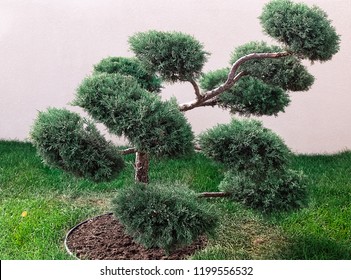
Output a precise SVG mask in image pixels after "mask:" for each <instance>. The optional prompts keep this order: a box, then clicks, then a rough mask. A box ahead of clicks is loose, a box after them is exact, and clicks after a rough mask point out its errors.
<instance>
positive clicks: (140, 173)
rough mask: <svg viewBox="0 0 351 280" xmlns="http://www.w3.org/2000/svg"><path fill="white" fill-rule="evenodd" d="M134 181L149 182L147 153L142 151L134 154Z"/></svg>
mask: <svg viewBox="0 0 351 280" xmlns="http://www.w3.org/2000/svg"><path fill="white" fill-rule="evenodd" d="M135 181H136V182H139V183H144V184H147V183H149V155H148V154H147V153H143V152H136V154H135Z"/></svg>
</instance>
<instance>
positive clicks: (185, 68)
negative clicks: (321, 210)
mask: <svg viewBox="0 0 351 280" xmlns="http://www.w3.org/2000/svg"><path fill="white" fill-rule="evenodd" d="M259 19H260V22H261V25H262V27H263V31H264V33H266V34H267V35H269V36H271V37H272V38H273V39H275V40H276V41H277V43H278V44H277V45H269V44H267V43H265V42H249V43H247V44H244V45H242V46H238V47H237V48H235V49H234V51H233V53H232V55H231V59H230V61H229V65H228V66H225V67H223V68H222V69H218V70H215V71H210V72H208V73H203V67H204V65H205V63H206V61H207V58H208V56H209V53H208V52H207V51H205V49H204V46H203V44H201V43H200V42H199V41H198V40H196V39H195V38H194V37H193V36H191V35H187V34H184V33H181V32H163V31H155V30H151V31H147V32H139V33H136V34H134V35H133V36H131V37H130V38H129V45H130V49H131V50H132V51H133V53H134V55H135V56H134V57H132V58H125V57H108V58H105V59H103V60H102V61H101V62H100V63H98V64H97V65H95V67H94V71H93V72H92V74H91V75H90V76H88V77H86V78H85V79H84V80H83V81H82V83H81V84H80V86H79V87H78V89H77V92H76V96H75V99H74V101H73V104H74V105H76V106H80V107H81V108H83V109H84V111H86V112H87V113H88V114H89V116H90V117H91V118H92V119H93V120H94V121H96V122H99V123H103V124H104V125H105V126H106V127H107V129H108V130H109V132H110V133H112V134H115V135H117V136H124V137H125V138H126V139H127V140H128V141H129V143H130V148H128V149H125V150H120V151H119V154H120V155H124V154H130V153H135V155H136V157H135V180H136V182H138V183H148V182H149V176H148V173H149V160H150V158H157V157H164V156H167V157H174V156H179V155H185V154H189V153H192V152H193V151H194V147H195V143H194V138H195V137H194V135H193V132H192V131H191V126H190V124H189V123H188V121H187V119H186V118H185V116H184V114H183V113H184V112H186V111H189V110H192V109H195V108H200V107H205V106H212V107H213V106H219V107H222V108H224V109H228V110H229V111H230V112H231V113H232V114H239V115H243V116H247V117H249V116H262V115H269V116H271V115H277V114H278V113H279V112H284V109H285V108H286V106H288V105H289V103H290V98H289V94H288V93H289V92H293V91H307V90H308V89H310V87H311V86H312V84H313V82H314V77H313V76H312V75H311V74H310V73H309V72H308V70H307V68H306V67H305V66H304V65H303V63H302V62H303V60H309V61H311V62H315V61H320V62H325V61H327V60H330V59H331V58H332V57H333V55H334V54H336V53H337V52H338V50H339V43H340V37H339V35H338V34H337V33H336V31H335V28H334V27H333V26H332V25H331V21H330V20H329V19H328V16H327V14H326V13H325V12H323V11H322V10H321V9H319V8H317V7H309V6H307V5H306V4H303V3H294V2H292V1H290V0H272V1H270V2H268V3H267V4H266V5H265V6H264V8H263V11H262V14H261V16H260V17H259ZM176 82H181V83H184V82H187V83H190V84H191V85H192V87H193V94H194V99H193V100H191V101H189V102H186V103H183V104H178V103H177V101H176V99H174V98H173V99H171V100H168V101H164V100H162V99H161V97H160V95H159V93H160V92H161V89H162V84H163V83H176ZM57 113H58V111H56V112H55V113H54V112H53V111H52V110H49V111H47V112H42V113H40V115H39V118H38V119H37V120H36V121H35V123H34V125H33V128H32V132H31V138H32V139H33V143H34V144H35V145H36V146H37V148H38V152H39V154H41V155H42V157H43V158H44V159H47V158H49V157H50V156H49V157H48V154H50V153H52V152H53V151H54V153H56V154H59V155H60V156H57V157H52V160H46V163H48V164H50V165H53V166H55V167H60V168H63V169H65V170H69V171H71V172H72V173H74V174H78V175H81V176H85V177H90V178H95V179H101V180H106V179H111V176H112V175H113V174H116V172H114V171H112V170H111V171H109V172H107V171H106V172H104V173H105V175H107V176H105V177H104V176H97V175H96V174H98V173H99V172H100V171H99V170H100V169H99V167H98V166H96V168H95V170H94V168H92V169H89V172H87V173H86V172H80V171H79V172H74V171H73V170H71V169H73V167H78V166H79V164H77V162H80V163H81V165H85V164H86V157H88V158H90V157H89V156H88V153H90V152H91V148H92V147H95V146H99V145H100V144H101V145H107V146H109V145H110V143H108V142H107V141H104V140H101V142H100V144H99V145H97V144H94V145H92V146H89V145H86V144H85V143H84V142H82V141H81V139H84V138H85V137H90V138H92V139H94V141H99V139H100V136H96V135H97V133H96V131H95V129H90V128H89V129H85V126H84V125H83V127H82V128H81V129H78V130H76V129H75V131H76V133H77V134H76V135H75V136H74V137H75V139H76V140H75V141H73V142H72V143H74V145H77V146H79V148H78V150H79V151H81V152H80V153H79V156H76V157H75V153H74V152H73V150H72V151H71V152H72V153H71V155H72V156H71V157H65V158H63V156H61V149H63V150H65V149H67V147H68V145H69V144H67V145H66V144H62V143H61V140H60V141H57V143H56V142H55V141H53V142H52V143H49V142H47V143H48V145H46V142H45V141H46V140H45V139H46V135H47V134H50V133H52V134H55V133H56V131H58V130H59V126H57V125H56V124H55V123H53V126H54V127H57V130H55V129H52V130H51V129H48V130H45V129H44V130H42V131H41V132H39V131H40V129H39V128H40V127H41V126H42V122H43V118H42V117H43V116H45V118H49V117H50V115H52V114H57ZM62 113H63V111H62ZM40 116H42V117H40ZM74 118H75V117H74ZM55 121H56V120H55V118H53V122H55ZM77 122H78V123H82V122H86V120H83V121H82V120H80V121H77ZM87 127H91V125H90V124H89V125H88V126H87ZM233 127H234V128H235V129H239V130H240V131H239V130H238V131H239V132H238V133H239V134H240V135H241V136H242V137H241V138H237V139H233V138H230V137H229V140H228V141H229V142H226V141H220V140H223V139H225V138H226V136H225V135H227V134H228V131H230V130H231V129H233ZM247 128H248V129H247ZM250 128H252V130H250ZM72 129H73V128H72ZM219 130H222V132H218V131H217V129H215V131H214V132H213V131H212V132H213V133H212V132H211V131H209V132H208V134H205V135H207V136H209V135H212V134H217V136H218V139H217V140H218V141H217V140H216V139H212V138H211V137H207V136H204V135H203V136H202V137H200V144H201V146H202V147H201V148H202V149H203V150H204V152H205V154H207V155H208V156H210V157H213V158H214V159H215V160H218V158H217V157H220V161H222V162H224V163H225V164H228V168H229V171H228V172H229V173H228V174H229V175H228V174H227V176H226V177H225V178H226V179H225V180H226V181H225V182H224V183H223V184H222V186H223V189H224V190H227V191H228V190H234V189H235V191H238V190H240V186H239V185H236V187H235V188H232V187H230V185H233V184H232V183H230V182H243V181H245V182H246V183H247V184H246V185H247V186H251V185H252V182H254V183H255V184H256V185H258V187H259V184H262V185H263V186H265V188H271V189H272V188H275V187H277V186H278V187H279V186H284V188H287V184H286V182H294V184H293V185H296V184H295V183H296V182H297V181H298V179H296V178H297V176H295V175H292V174H293V172H291V171H288V170H289V168H288V167H287V166H288V164H287V163H286V158H287V157H288V154H289V151H288V149H287V147H286V146H285V144H283V142H282V141H280V140H277V141H275V140H276V138H275V137H276V136H272V135H274V134H273V133H272V132H269V131H267V130H265V129H264V128H262V127H261V125H260V124H258V123H249V122H242V123H240V124H239V122H233V123H231V124H229V125H225V126H223V127H221V128H220V129H219ZM63 131H64V132H65V133H60V134H57V135H59V136H60V137H61V138H63V139H64V138H65V137H71V136H72V134H70V133H68V132H67V133H66V130H63ZM253 132H255V133H256V132H259V133H258V134H255V133H254V134H252V133H253ZM89 133H90V134H89ZM91 133H92V134H91ZM221 133H222V134H221ZM245 133H248V135H256V136H254V137H253V138H250V137H246V135H245ZM88 135H90V136H88ZM94 135H95V136H94ZM255 137H256V138H255ZM51 139H53V138H51ZM79 139H80V140H79ZM245 139H250V141H251V142H246V148H245V143H244V145H242V143H240V141H244V142H245ZM274 139H275V140H274ZM212 140H213V143H215V144H213V143H212V144H211V145H210V144H209V143H210V142H211V141H212ZM94 141H93V143H94ZM262 141H263V142H264V141H268V142H267V143H270V142H269V141H273V142H274V141H275V142H274V143H275V144H276V145H275V146H274V149H271V150H270V148H269V145H268V146H265V145H264V144H262ZM63 142H65V141H63ZM273 142H272V143H273ZM65 143H66V142H65ZM67 143H70V142H67ZM50 145H52V147H51V146H50ZM208 145H209V146H208ZM252 145H254V146H252ZM43 146H45V148H42V147H43ZM99 147H100V146H99ZM229 147H231V150H230V149H229ZM227 148H228V150H227V151H225V150H226V149H227ZM275 148H276V149H275ZM245 149H246V150H245ZM102 150H104V149H102ZM217 150H218V151H220V150H221V151H222V152H223V150H224V152H223V153H222V154H221V155H219V154H216V152H215V151H217ZM105 151H108V153H109V152H110V151H111V149H109V148H108V149H105ZM247 152H249V153H251V154H250V155H249V156H248V157H246V158H245V153H247ZM238 153H239V154H238ZM240 153H242V154H240ZM243 155H244V156H243ZM250 156H251V158H250ZM110 158H111V157H109V156H106V157H105V156H101V157H100V159H99V162H100V160H101V161H103V160H104V159H105V160H106V162H109V160H110ZM236 158H240V162H242V164H243V165H242V167H240V166H238V165H237V163H235V160H233V159H236ZM55 160H56V161H58V162H57V163H56V162H55ZM62 161H64V162H66V161H75V164H74V165H70V164H68V165H67V164H65V165H62V164H61V162H62ZM116 161H118V162H119V159H118V160H117V159H116ZM245 161H246V163H245ZM287 161H288V160H287ZM233 164H234V165H233ZM251 164H252V165H251ZM117 165H118V166H120V164H117ZM66 166H69V167H66ZM248 169H249V170H250V172H248V171H247V170H248ZM263 170H268V171H269V172H268V171H267V175H265V176H263V178H266V179H267V180H263V181H257V180H253V179H254V177H253V176H252V175H250V174H257V172H261V173H262V172H263ZM274 170H276V171H277V170H278V171H279V170H280V171H281V170H284V171H281V173H279V172H278V171H277V172H276V171H274ZM285 171H286V172H285ZM238 172H239V173H240V174H239V175H238V174H237V173H238ZM284 172H285V173H284ZM274 174H280V175H281V178H286V180H285V181H284V182H281V180H278V176H275V175H274ZM294 174H295V173H294ZM273 175H274V176H273ZM238 176H239V177H238ZM107 177H108V178H107ZM243 178H244V179H245V180H244V179H243ZM247 178H248V180H246V179H247ZM272 182H278V183H272ZM297 189H298V188H296V190H297ZM252 191H257V189H252ZM228 193H230V191H228V192H224V194H225V195H227V194H228ZM243 193H245V192H243ZM276 194H277V195H279V196H281V195H283V194H284V192H283V191H277V192H276ZM221 195H223V193H222V194H220V195H219V196H221ZM231 195H232V197H233V198H237V199H238V200H241V201H243V200H245V199H244V198H243V197H242V196H240V195H239V196H235V195H233V192H232V193H231ZM205 196H207V195H205ZM289 197H290V198H292V199H293V198H294V197H298V196H294V195H292V196H289ZM256 198H257V197H256V196H255V197H254V198H253V199H252V201H255V202H254V203H252V205H262V204H261V202H262V201H259V202H257V200H256ZM290 198H289V199H290ZM249 204H250V203H249ZM283 204H284V203H283ZM264 205H270V204H269V203H268V204H264ZM265 207H266V206H263V208H265ZM269 207H270V206H269ZM274 207H275V206H274ZM274 207H270V208H274Z"/></svg>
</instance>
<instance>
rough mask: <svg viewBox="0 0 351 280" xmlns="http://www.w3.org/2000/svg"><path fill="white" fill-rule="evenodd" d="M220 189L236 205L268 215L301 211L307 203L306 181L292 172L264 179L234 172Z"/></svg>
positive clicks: (226, 178) (280, 173)
mask: <svg viewBox="0 0 351 280" xmlns="http://www.w3.org/2000/svg"><path fill="white" fill-rule="evenodd" d="M218 188H219V189H220V190H221V191H224V192H228V193H230V194H231V198H232V199H233V200H234V201H237V202H240V203H242V204H243V205H246V206H248V207H251V208H254V209H259V210H260V211H261V212H264V213H269V212H274V211H288V210H292V209H297V208H301V207H303V206H305V205H306V203H307V188H306V177H305V176H304V175H303V173H302V172H298V171H295V170H291V169H286V170H284V172H282V171H280V172H278V173H276V172H269V173H267V174H265V176H263V177H259V175H257V176H254V175H252V174H247V173H246V172H237V171H233V170H230V171H228V172H227V173H226V174H225V176H224V179H223V180H222V181H221V183H220V185H219V187H218Z"/></svg>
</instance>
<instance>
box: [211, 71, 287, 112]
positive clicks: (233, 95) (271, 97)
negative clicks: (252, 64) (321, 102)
mask: <svg viewBox="0 0 351 280" xmlns="http://www.w3.org/2000/svg"><path fill="white" fill-rule="evenodd" d="M289 103H290V98H289V95H288V94H287V93H286V92H285V91H284V90H282V89H281V88H280V87H276V86H270V85H268V84H265V83H264V82H262V81H260V80H258V79H256V78H253V77H243V78H242V79H240V80H239V81H238V82H237V83H236V84H235V85H234V87H232V88H231V89H230V90H229V91H227V92H225V93H223V94H221V95H220V96H219V97H218V104H219V105H220V106H221V107H224V108H228V109H230V111H231V113H232V114H235V113H238V114H240V115H246V116H249V115H251V114H253V115H256V116H262V115H266V116H271V115H277V114H278V113H279V112H284V108H285V107H286V106H288V105H289Z"/></svg>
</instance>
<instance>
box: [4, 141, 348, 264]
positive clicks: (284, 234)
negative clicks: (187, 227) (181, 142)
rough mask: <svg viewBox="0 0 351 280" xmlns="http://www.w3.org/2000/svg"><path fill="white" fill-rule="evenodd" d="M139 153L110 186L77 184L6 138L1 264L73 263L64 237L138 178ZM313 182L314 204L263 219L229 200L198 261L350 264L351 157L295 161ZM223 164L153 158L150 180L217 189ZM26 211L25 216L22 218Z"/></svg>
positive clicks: (107, 207) (221, 205) (219, 203)
mask: <svg viewBox="0 0 351 280" xmlns="http://www.w3.org/2000/svg"><path fill="white" fill-rule="evenodd" d="M132 164H133V156H128V157H127V164H126V168H125V170H124V171H123V173H122V174H121V176H120V177H119V178H118V179H116V180H115V181H113V182H110V183H99V184H97V183H92V182H89V181H87V180H82V179H76V178H73V177H71V176H69V175H66V174H64V173H63V172H61V171H59V170H53V169H50V168H48V167H45V166H44V165H43V164H42V163H41V160H40V159H39V158H38V157H37V156H36V153H35V149H34V148H33V147H32V145H31V144H29V143H23V142H14V141H0V248H1V250H0V259H70V257H69V256H68V254H67V253H66V252H65V250H64V247H63V240H64V237H65V234H66V232H67V231H68V230H69V229H70V228H71V227H73V226H74V225H76V224H77V223H78V222H80V221H82V220H85V219H87V218H89V217H92V216H94V215H97V214H101V213H104V212H107V211H110V200H111V199H112V198H113V197H114V196H115V193H116V192H117V191H118V189H119V188H123V186H125V185H128V184H130V183H131V182H132V181H133V166H132ZM293 165H294V168H295V169H301V170H303V171H304V172H305V174H306V175H307V176H308V178H309V184H308V187H309V200H310V201H309V206H308V207H306V208H304V209H301V210H299V211H295V212H289V213H275V214H272V215H269V216H267V215H262V214H260V213H258V212H255V211H252V210H250V209H247V208H244V207H242V206H241V205H238V204H236V203H232V202H230V201H228V200H226V199H212V200H211V202H212V203H214V204H216V205H217V207H218V209H219V211H220V213H221V214H222V218H221V224H220V227H219V229H218V233H217V237H216V239H212V240H210V244H209V246H208V247H207V248H206V249H205V250H203V251H200V252H198V253H196V255H194V256H193V258H195V259H351V152H343V153H340V154H337V155H330V156H329V155H328V156H326V155H316V156H306V155H300V156H296V157H294V162H293ZM222 173H223V170H222V167H221V165H219V164H216V163H214V162H212V161H210V160H208V159H206V158H205V157H203V156H202V155H201V154H196V155H195V156H193V157H191V158H182V159H177V160H163V161H158V162H156V161H153V162H152V163H151V174H150V179H151V180H154V181H156V180H163V181H172V182H173V181H175V180H178V181H182V182H184V183H186V184H188V185H189V187H190V188H192V189H194V190H196V191H198V192H203V191H216V190H217V189H216V186H217V185H218V183H219V182H220V180H221V179H222ZM24 211H27V216H25V217H22V216H21V214H22V213H23V212H24Z"/></svg>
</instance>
